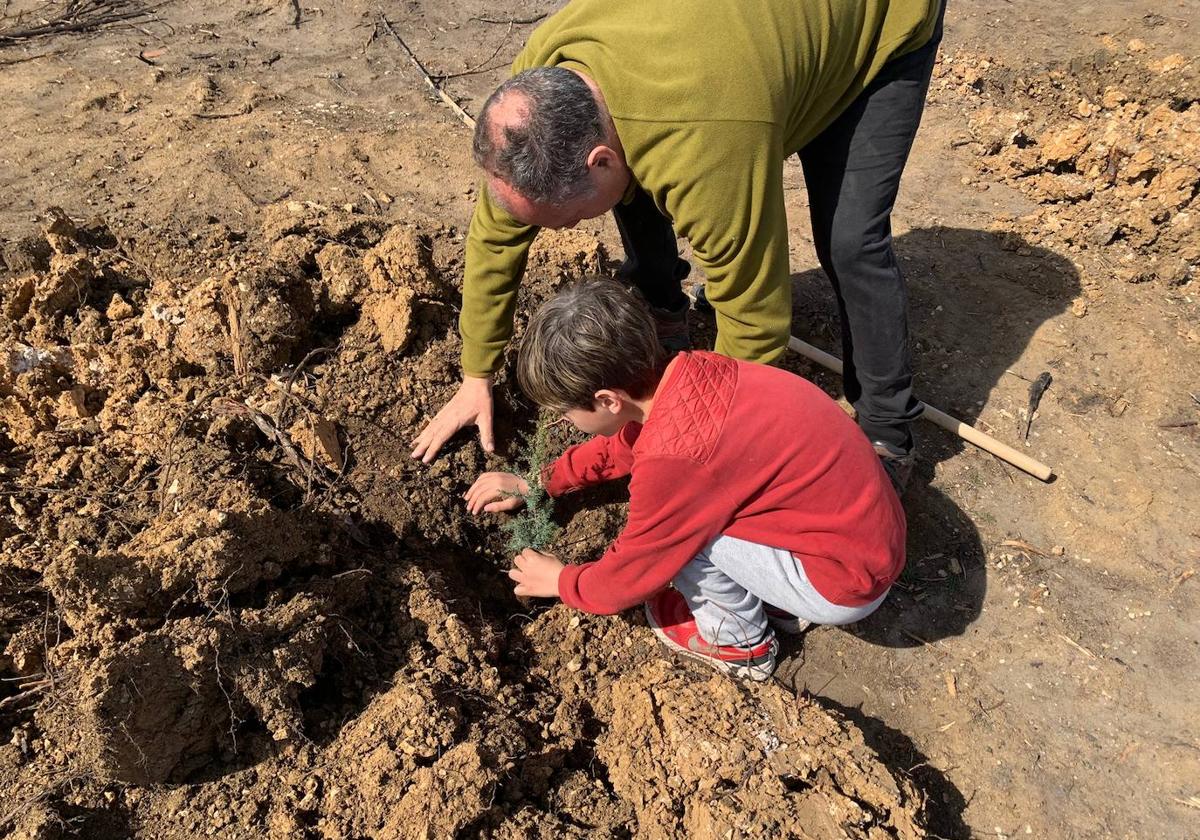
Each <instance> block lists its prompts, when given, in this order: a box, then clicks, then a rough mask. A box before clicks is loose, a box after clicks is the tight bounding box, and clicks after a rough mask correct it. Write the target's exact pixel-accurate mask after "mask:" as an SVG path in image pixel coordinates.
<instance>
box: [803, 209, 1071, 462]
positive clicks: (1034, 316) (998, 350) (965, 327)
mask: <svg viewBox="0 0 1200 840" xmlns="http://www.w3.org/2000/svg"><path fill="white" fill-rule="evenodd" d="M894 244H895V250H896V254H897V256H898V258H899V259H900V265H901V269H902V270H903V272H904V275H905V277H906V279H907V281H908V288H909V335H910V341H911V345H912V350H913V364H914V371H915V381H916V386H915V387H916V394H917V397H918V399H921V400H924V401H925V402H927V403H929V404H931V405H933V406H936V407H937V408H940V409H942V410H943V411H946V412H948V413H949V414H951V415H953V416H955V417H957V418H958V419H960V420H962V421H964V422H966V423H968V424H974V423H975V421H976V419H977V418H978V416H979V413H980V409H981V408H982V407H983V405H984V404H985V403H986V402H987V400H988V397H989V395H990V394H991V392H992V390H993V388H995V386H996V385H997V384H998V383H999V382H1000V381H1001V380H1002V379H1003V378H1004V377H1006V376H1013V375H1017V376H1022V377H1024V378H1026V379H1030V380H1032V379H1034V378H1036V377H1037V375H1038V374H1039V373H1040V372H1041V370H1040V369H1035V368H1033V367H1031V368H1029V369H1015V368H1014V367H1013V366H1014V365H1015V364H1017V363H1018V361H1019V360H1020V359H1021V358H1022V356H1023V355H1025V353H1026V350H1027V349H1028V348H1029V347H1030V345H1031V344H1034V343H1042V344H1044V345H1045V352H1044V353H1041V354H1038V355H1040V356H1041V357H1043V358H1044V361H1040V362H1038V363H1037V364H1038V365H1040V366H1042V367H1044V368H1045V369H1048V370H1050V371H1051V372H1053V370H1054V367H1055V362H1056V359H1055V356H1056V346H1055V345H1054V344H1053V343H1051V342H1046V341H1044V340H1043V339H1042V338H1039V337H1038V336H1037V333H1038V330H1039V328H1040V327H1041V326H1042V325H1043V324H1044V323H1046V322H1047V321H1049V320H1051V319H1052V318H1054V317H1056V316H1057V315H1059V314H1061V313H1062V312H1064V311H1066V310H1067V309H1068V308H1069V307H1070V305H1071V302H1072V301H1073V300H1074V299H1075V298H1076V297H1077V296H1078V294H1079V292H1080V281H1079V274H1078V272H1077V271H1076V269H1075V267H1074V265H1073V264H1072V263H1071V261H1070V260H1068V259H1066V258H1065V257H1063V256H1060V255H1059V254H1056V253H1054V252H1052V251H1048V250H1046V249H1045V248H1041V247H1039V246H1036V245H1033V244H1031V243H1029V242H1027V241H1026V240H1024V239H1023V238H1021V237H1019V236H1017V235H1015V234H1011V233H991V232H988V231H981V230H971V229H966V228H950V227H940V226H939V227H929V228H916V229H913V230H910V231H908V232H907V233H904V234H903V235H901V236H898V237H896V239H895V243H894ZM792 280H793V287H794V292H793V322H792V334H793V335H795V336H796V337H798V338H800V339H802V340H804V341H807V342H809V343H810V344H814V345H816V346H818V347H820V348H821V349H824V350H828V351H830V352H832V353H834V354H835V355H838V356H840V355H841V332H840V324H839V319H838V314H837V304H836V301H835V299H834V296H833V290H832V288H831V287H830V284H829V280H828V279H827V278H826V276H825V274H824V272H823V271H821V270H820V269H812V270H809V271H803V272H800V273H798V274H794V275H793V276H792ZM786 366H787V367H789V368H793V366H794V369H796V370H797V371H799V372H801V373H803V374H804V375H806V376H810V377H812V378H814V379H816V380H817V381H818V382H820V383H821V384H823V385H824V386H825V387H827V388H830V390H832V391H833V392H836V393H840V392H841V383H840V381H839V377H836V376H835V375H833V374H826V373H824V371H823V370H822V369H817V368H815V367H813V366H810V365H808V364H807V363H805V362H802V361H799V360H795V357H794V356H793V359H792V360H789V361H788V362H787V363H786ZM1009 371H1011V373H1009ZM830 386H832V387H830ZM1022 387H1024V383H1022ZM985 431H988V432H989V433H991V434H993V435H994V436H995V437H997V438H999V439H1001V440H1004V441H1005V442H1007V443H1010V444H1015V443H1016V442H1017V437H1018V431H1017V429H1016V422H1015V421H1014V426H1013V428H1011V429H985ZM916 433H917V435H918V437H919V446H920V451H921V455H922V458H923V460H924V462H925V463H924V468H923V469H919V473H921V474H923V477H924V478H925V479H926V480H928V477H929V476H930V475H931V472H932V464H936V463H939V462H941V461H944V460H947V459H949V458H951V457H953V456H954V455H955V454H957V453H958V452H960V451H962V448H963V446H964V445H965V444H964V443H963V441H961V440H959V439H958V438H957V437H954V436H953V435H951V434H950V433H948V432H944V431H940V430H935V429H934V427H933V426H932V425H930V424H929V423H921V424H918V429H917V430H916Z"/></svg>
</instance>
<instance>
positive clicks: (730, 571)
mask: <svg viewBox="0 0 1200 840" xmlns="http://www.w3.org/2000/svg"><path fill="white" fill-rule="evenodd" d="M672 583H674V584H675V588H676V589H678V590H679V592H680V594H682V595H683V597H684V600H686V601H687V603H688V606H689V607H690V608H691V610H692V615H693V616H695V618H696V625H697V627H699V629H700V635H701V636H703V637H704V640H705V641H707V642H710V643H712V644H717V645H753V644H757V643H758V642H759V641H760V640H761V639H762V638H763V637H764V636H765V635H766V633H767V616H766V614H765V613H764V612H763V602H764V601H765V602H766V603H769V604H771V605H772V606H776V607H779V608H780V609H781V610H786V611H787V612H790V613H791V614H792V615H794V616H796V617H797V618H802V619H804V620H806V621H811V622H812V623H813V624H850V623H851V622H854V621H859V620H861V619H863V618H866V617H867V616H869V615H870V614H871V613H873V612H875V610H876V609H878V608H879V605H880V604H882V603H883V599H884V598H886V597H887V592H884V593H883V594H882V595H880V596H879V597H878V598H876V599H875V600H874V601H872V602H871V603H869V604H865V605H863V606H861V607H844V606H841V605H839V604H834V603H831V602H830V601H828V600H826V599H825V597H824V596H822V595H821V593H819V592H817V590H816V589H815V588H813V585H812V583H811V582H810V581H809V579H808V575H807V574H805V573H804V567H803V566H802V565H800V561H798V560H797V559H796V558H795V557H793V556H792V553H791V552H790V551H784V550H783V549H781V548H772V547H770V546H767V545H759V544H758V543H752V542H747V541H746V540H739V539H737V538H736V537H729V536H725V535H722V536H719V537H717V538H716V539H715V540H713V541H712V542H711V543H710V544H709V545H708V547H707V548H705V549H704V550H703V551H701V552H700V553H699V554H698V555H696V558H695V559H694V560H692V562H690V563H688V564H687V565H686V566H684V567H683V569H682V570H681V571H680V572H679V574H678V575H676V576H675V579H674V580H673V581H672Z"/></svg>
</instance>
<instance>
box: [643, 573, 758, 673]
mask: <svg viewBox="0 0 1200 840" xmlns="http://www.w3.org/2000/svg"><path fill="white" fill-rule="evenodd" d="M645 610H646V620H647V621H649V622H650V627H651V628H652V629H653V630H654V635H656V636H658V638H659V639H661V640H662V643H663V644H665V645H666V646H667V647H669V648H671V649H673V650H675V651H678V652H679V653H681V654H683V655H684V656H690V657H691V658H692V659H698V660H700V661H701V662H707V663H708V664H709V665H711V666H713V667H714V668H716V669H717V670H718V671H724V672H725V673H726V674H731V675H733V676H735V677H744V678H748V679H752V680H755V681H758V682H762V681H763V680H766V679H768V678H770V676H771V674H772V673H773V672H774V671H775V653H776V652H777V651H778V650H779V645H778V643H777V642H776V641H775V634H774V633H773V632H771V631H770V630H768V631H767V637H766V638H765V639H763V640H762V641H761V642H759V643H758V644H755V645H751V646H747V647H743V646H741V645H714V644H711V643H709V642H706V641H705V640H704V638H703V637H702V636H701V635H700V629H699V628H698V627H697V626H696V619H694V618H693V617H692V611H691V610H690V609H688V605H687V601H685V600H684V599H683V596H682V595H680V594H679V591H678V590H675V589H664V590H663V591H662V592H659V593H658V594H657V595H655V596H653V597H652V598H651V599H650V600H649V601H647V602H646V604H645Z"/></svg>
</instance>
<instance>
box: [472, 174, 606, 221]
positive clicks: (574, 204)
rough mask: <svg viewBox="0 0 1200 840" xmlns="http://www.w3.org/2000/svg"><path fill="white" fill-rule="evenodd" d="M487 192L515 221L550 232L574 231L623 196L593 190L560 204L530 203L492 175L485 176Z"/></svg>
mask: <svg viewBox="0 0 1200 840" xmlns="http://www.w3.org/2000/svg"><path fill="white" fill-rule="evenodd" d="M593 187H595V185H594V184H593ZM488 191H489V192H490V193H491V195H492V198H494V199H495V200H496V201H497V203H499V204H500V206H501V207H503V208H504V209H505V210H507V211H508V212H509V215H511V216H512V217H513V218H514V219H516V220H517V221H518V222H522V223H523V224H527V225H534V226H535V227H543V228H550V229H552V230H563V229H567V228H573V227H575V225H577V224H579V223H580V222H581V221H583V220H584V219H594V218H596V217H597V216H603V215H604V214H605V213H607V212H608V211H609V210H611V209H612V208H613V207H614V206H616V204H617V202H618V201H620V200H621V196H622V195H623V194H624V191H623V190H622V191H621V192H617V193H616V194H615V195H614V190H613V189H612V188H609V189H607V190H605V189H603V188H600V189H595V188H593V189H592V190H590V191H588V192H587V193H585V194H584V195H582V196H581V197H579V198H576V199H573V200H571V201H567V202H563V203H560V204H555V203H551V202H546V201H533V200H531V199H528V198H526V197H525V196H523V195H521V193H519V192H517V190H515V189H513V188H512V187H510V186H509V185H508V184H506V183H505V182H504V181H502V180H501V179H499V178H497V177H496V176H494V175H491V176H489V177H488Z"/></svg>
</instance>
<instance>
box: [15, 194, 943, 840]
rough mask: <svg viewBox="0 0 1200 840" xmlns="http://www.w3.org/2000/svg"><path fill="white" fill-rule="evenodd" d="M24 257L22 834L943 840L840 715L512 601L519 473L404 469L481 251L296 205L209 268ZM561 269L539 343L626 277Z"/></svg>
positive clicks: (615, 631) (441, 384) (505, 416)
mask: <svg viewBox="0 0 1200 840" xmlns="http://www.w3.org/2000/svg"><path fill="white" fill-rule="evenodd" d="M18 250H19V252H20V253H19V254H15V256H13V258H12V259H9V257H8V256H7V255H6V262H7V264H8V265H9V266H10V268H12V267H14V266H18V267H19V268H18V269H17V271H16V272H15V273H14V272H13V271H10V272H9V274H8V276H6V277H5V278H4V280H3V285H2V286H0V306H2V307H3V311H4V312H5V313H6V314H7V318H6V320H5V321H4V322H3V332H2V334H0V339H2V340H3V342H4V345H3V355H2V356H0V359H2V360H3V365H4V366H3V368H2V369H0V436H2V437H3V447H0V452H2V454H0V469H2V470H3V476H4V479H5V486H6V493H5V496H4V498H3V501H4V505H3V507H2V508H0V540H2V541H3V545H2V551H0V556H2V557H3V560H2V561H0V563H2V566H0V574H3V575H4V579H5V581H7V582H9V583H10V584H11V585H8V586H6V588H5V590H4V597H3V599H0V646H2V649H3V655H2V658H0V670H2V671H3V672H4V676H5V681H4V682H3V683H0V686H2V687H0V703H2V704H3V705H2V706H0V723H3V726H4V731H3V732H0V742H3V746H0V783H2V784H3V785H4V786H5V789H6V790H9V791H12V792H13V796H12V797H10V801H12V802H13V803H14V807H12V808H5V809H4V810H3V812H0V821H3V830H4V831H8V832H15V834H14V836H18V837H30V838H34V837H36V838H50V837H56V836H60V834H61V832H62V827H63V826H64V825H68V824H70V823H71V821H72V820H74V821H79V822H82V823H84V824H86V825H87V826H88V827H89V832H90V835H91V836H97V837H106V836H111V837H126V836H144V837H158V838H176V837H179V838H182V837H194V836H197V835H200V834H221V835H222V836H234V837H243V836H244V837H250V836H254V837H261V836H264V835H265V836H271V837H288V838H292V837H297V836H301V837H349V836H372V837H413V836H422V837H424V836H430V837H433V836H438V837H440V836H450V835H453V834H455V833H474V834H478V835H481V836H497V837H501V836H503V837H528V836H555V837H559V836H580V837H582V836H589V837H590V836H597V835H600V836H629V835H630V834H631V833H638V834H639V836H646V837H664V838H665V837H684V836H701V837H705V836H713V837H716V836H727V835H728V833H729V832H733V833H738V832H749V833H755V832H760V831H765V830H772V831H775V832H776V833H780V834H782V835H783V836H797V837H800V836H803V837H810V836H811V837H824V836H828V837H833V836H838V837H842V836H851V837H873V838H874V837H916V836H919V834H920V825H921V823H920V812H921V805H920V796H919V795H918V793H917V792H916V791H915V790H914V789H913V788H912V787H911V785H910V784H909V783H908V782H907V781H904V780H902V779H897V778H895V777H893V776H892V774H891V773H890V772H889V771H888V770H887V769H886V768H885V767H884V766H883V765H882V764H881V763H880V762H879V760H878V758H877V757H876V756H875V755H874V753H872V752H871V751H870V750H869V749H867V747H866V746H865V745H864V744H863V742H862V740H861V738H860V737H859V736H858V735H857V734H856V733H855V731H854V730H853V729H852V728H851V727H850V726H849V725H848V724H846V723H845V722H842V721H839V720H836V719H834V718H832V717H831V716H830V715H829V714H828V713H826V712H825V711H823V710H821V709H820V708H819V707H817V706H816V705H814V704H813V703H811V702H810V701H808V700H805V699H803V698H797V697H795V696H794V695H792V694H790V693H788V692H786V691H784V690H783V689H782V688H780V687H778V686H773V685H768V686H743V685H738V684H736V683H734V682H732V681H729V680H725V679H719V678H711V677H710V676H709V675H708V674H706V673H697V672H696V671H694V670H692V669H690V668H686V667H685V668H681V667H679V666H678V665H677V664H675V663H671V662H669V661H666V660H664V659H662V658H661V657H660V655H659V652H658V650H657V647H656V645H655V643H654V641H653V637H652V635H651V634H650V633H649V632H648V631H647V630H646V628H645V627H643V626H639V622H638V621H637V619H636V617H635V619H634V622H633V624H632V625H631V623H630V620H628V619H621V618H593V617H587V616H580V615H577V614H573V613H571V612H570V611H569V610H566V609H564V608H562V607H558V608H555V609H552V610H549V611H546V612H542V613H541V614H539V615H537V616H536V617H533V616H530V615H528V614H526V610H527V609H528V607H525V606H523V605H521V604H519V603H518V602H517V601H516V600H515V599H514V598H513V597H512V596H511V593H510V590H509V587H508V584H507V581H506V579H505V578H504V577H503V576H502V575H499V574H496V572H495V568H496V565H497V564H501V563H503V562H504V560H505V559H506V558H505V556H504V552H503V551H502V549H501V546H502V544H503V535H502V534H501V533H500V532H499V529H498V528H496V527H495V523H494V522H491V521H487V522H481V521H475V520H472V519H471V518H470V517H469V516H467V515H466V513H465V510H464V507H463V505H462V502H461V494H462V493H463V491H464V490H465V489H466V487H468V486H469V484H470V482H471V481H472V480H473V479H474V477H475V475H476V474H477V473H478V472H479V471H480V470H482V469H485V468H488V467H499V466H501V465H503V464H504V461H503V459H502V457H501V456H495V457H492V458H488V457H485V456H484V455H483V454H482V453H481V452H480V450H479V448H478V447H477V446H475V445H473V444H470V443H469V442H468V441H465V440H464V441H463V443H456V444H455V445H453V446H452V447H451V448H450V451H449V452H448V453H447V455H446V456H445V457H443V458H441V459H440V460H439V461H438V462H437V463H436V464H435V465H433V466H431V467H425V466H422V465H419V464H416V463H414V462H412V461H411V459H409V458H408V457H407V452H408V442H409V441H411V439H412V438H413V437H414V436H415V434H416V433H417V431H418V429H419V426H420V424H421V422H422V421H423V419H424V418H425V417H426V416H427V414H428V412H429V411H430V410H431V409H433V408H435V407H436V406H437V405H438V404H439V403H440V402H441V401H443V400H444V399H446V398H447V397H448V396H449V395H450V393H452V391H453V389H454V387H455V381H456V378H457V355H458V351H459V343H458V342H459V339H458V337H457V330H456V324H457V311H456V308H455V305H454V301H455V300H456V299H457V285H458V282H459V277H460V266H461V259H462V257H461V237H459V236H456V234H455V233H454V232H453V231H450V230H446V229H444V228H440V227H436V226H426V227H424V228H422V227H421V226H418V225H398V226H392V227H387V226H385V225H383V224H381V223H380V222H379V221H378V220H376V219H373V218H372V217H367V216H363V215H360V214H355V213H352V212H349V211H346V212H343V211H336V210H327V209H325V208H321V207H319V206H315V205H307V204H287V205H283V206H280V207H277V208H273V209H272V211H271V212H270V213H269V214H268V222H267V224H266V225H265V228H264V230H263V231H262V232H261V233H260V234H256V235H249V234H246V233H243V232H238V231H233V230H230V229H228V228H225V227H223V226H220V225H213V226H212V227H211V229H207V230H203V231H199V232H197V233H195V234H193V235H192V236H190V237H189V239H188V241H186V242H183V241H178V240H173V239H171V238H170V237H168V236H165V235H157V234H156V233H155V232H153V231H146V230H142V231H138V232H136V233H134V234H124V233H123V234H121V235H118V234H115V233H113V232H112V231H109V230H108V229H107V228H106V227H105V226H104V225H103V224H101V223H93V224H89V225H80V224H76V223H75V222H74V221H72V220H71V219H69V218H67V217H66V216H65V215H64V214H62V213H61V212H59V211H54V212H51V213H50V214H49V215H48V216H47V219H46V224H45V226H44V229H43V231H42V234H41V235H40V238H38V239H37V240H32V239H31V240H25V241H24V244H23V245H22V246H21V248H20V249H18ZM22 255H24V256H22ZM22 260H24V262H22ZM530 266H531V277H530V282H527V283H525V284H524V285H523V288H522V292H521V294H522V295H523V296H524V297H525V300H523V302H522V307H521V309H522V311H529V309H530V308H531V306H532V304H533V303H534V302H535V301H536V299H537V298H538V297H539V296H544V295H546V294H548V293H549V292H550V291H551V290H552V289H553V288H554V287H556V286H557V285H558V284H559V283H561V282H563V280H564V278H566V277H569V276H574V275H577V274H579V273H581V272H584V271H597V270H604V269H606V268H607V267H608V266H607V260H606V257H605V255H604V253H603V251H602V249H601V248H600V247H599V244H598V243H597V241H596V240H595V239H594V238H593V237H591V236H590V235H588V234H585V233H580V232H567V233H563V234H560V235H558V236H547V237H544V238H543V239H542V240H541V244H540V245H539V248H538V249H537V250H536V251H535V253H534V254H533V255H531V259H530ZM518 328H519V327H518ZM507 379H508V377H507V374H505V373H502V374H501V376H500V377H499V380H500V381H499V386H498V393H499V394H501V395H502V397H503V399H502V400H501V405H500V409H501V410H500V422H501V425H502V426H503V427H506V428H505V430H504V437H505V438H506V439H512V438H513V437H515V435H514V434H513V433H514V432H515V431H516V430H518V429H521V428H525V427H527V426H528V425H529V424H530V423H531V422H532V419H533V411H532V408H531V407H530V406H528V405H523V404H522V403H521V402H519V401H518V400H517V399H516V398H515V397H514V396H513V395H512V394H511V393H510V392H509V391H508V390H507V388H506V382H507ZM509 456H510V457H511V453H509ZM9 488H10V489H9ZM584 503H585V502H581V501H580V500H578V499H576V500H573V501H572V505H571V506H565V507H564V508H563V510H562V511H561V518H562V519H563V523H564V525H565V526H566V528H565V530H564V533H563V537H562V541H563V545H564V546H574V547H576V549H577V550H579V551H594V550H597V549H599V548H600V547H601V546H602V545H603V544H604V542H605V541H606V539H608V538H610V537H611V536H612V534H613V533H615V530H616V529H617V528H618V527H619V524H620V520H621V515H622V511H621V506H620V504H619V503H618V502H614V501H612V500H610V501H609V502H608V503H606V504H603V505H600V506H594V507H592V508H591V509H590V510H580V507H581V505H582V504H584Z"/></svg>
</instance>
